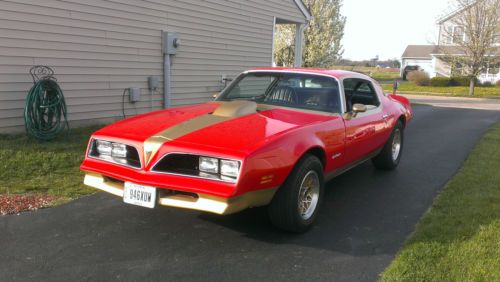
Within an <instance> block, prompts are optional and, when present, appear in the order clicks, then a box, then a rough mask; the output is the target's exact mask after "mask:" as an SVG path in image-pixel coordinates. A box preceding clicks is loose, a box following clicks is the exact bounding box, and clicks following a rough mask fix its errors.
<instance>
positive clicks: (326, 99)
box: [218, 72, 340, 113]
mask: <svg viewBox="0 0 500 282" xmlns="http://www.w3.org/2000/svg"><path fill="white" fill-rule="evenodd" d="M218 100H219V101H232V100H249V101H255V102H257V103H260V104H269V105H277V106H284V107H290V108H300V109H309V110H317V111H324V112H332V113H340V95H339V88H338V83H337V81H336V80H335V79H333V78H331V77H326V76H320V75H314V74H301V73H260V72H259V73H248V74H245V75H243V76H240V77H239V78H238V79H237V81H236V82H235V83H234V84H232V85H231V86H230V87H229V88H228V89H227V90H225V91H224V92H223V93H222V95H221V96H220V97H219V98H218Z"/></svg>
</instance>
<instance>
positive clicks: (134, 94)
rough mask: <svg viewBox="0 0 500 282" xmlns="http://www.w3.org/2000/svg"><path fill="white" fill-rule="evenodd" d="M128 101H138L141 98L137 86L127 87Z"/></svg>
mask: <svg viewBox="0 0 500 282" xmlns="http://www.w3.org/2000/svg"><path fill="white" fill-rule="evenodd" d="M128 94H129V101H130V103H135V102H139V101H140V100H141V89H140V88H138V87H131V88H129V89H128Z"/></svg>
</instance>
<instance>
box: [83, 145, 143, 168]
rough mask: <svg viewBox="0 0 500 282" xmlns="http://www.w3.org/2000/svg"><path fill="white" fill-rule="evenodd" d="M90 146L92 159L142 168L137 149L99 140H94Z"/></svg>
mask: <svg viewBox="0 0 500 282" xmlns="http://www.w3.org/2000/svg"><path fill="white" fill-rule="evenodd" d="M90 144H91V145H90V150H89V152H88V155H89V156H90V157H94V158H97V159H101V160H105V161H108V162H112V163H117V164H122V165H126V166H131V167H134V168H140V167H141V161H140V158H139V154H138V152H137V149H135V148H134V147H132V146H129V145H126V144H122V143H117V142H110V141H106V140H99V139H93V140H92V141H91V143H90Z"/></svg>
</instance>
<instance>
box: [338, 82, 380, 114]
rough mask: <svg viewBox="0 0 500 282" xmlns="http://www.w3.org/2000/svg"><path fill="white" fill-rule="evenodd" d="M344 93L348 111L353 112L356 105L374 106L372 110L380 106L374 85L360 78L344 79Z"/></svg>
mask: <svg viewBox="0 0 500 282" xmlns="http://www.w3.org/2000/svg"><path fill="white" fill-rule="evenodd" d="M344 92H345V93H344V94H345V98H346V99H345V100H346V105H347V111H351V110H352V105H354V104H363V105H366V106H372V107H371V108H374V107H378V106H379V105H380V101H379V99H378V96H377V92H376V91H375V88H374V87H373V85H372V83H371V82H370V81H368V80H364V79H359V78H347V79H344ZM368 109H370V107H368Z"/></svg>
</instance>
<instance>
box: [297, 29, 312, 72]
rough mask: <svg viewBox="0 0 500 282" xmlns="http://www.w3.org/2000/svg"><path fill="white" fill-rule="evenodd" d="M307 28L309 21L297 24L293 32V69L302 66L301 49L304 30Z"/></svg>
mask: <svg viewBox="0 0 500 282" xmlns="http://www.w3.org/2000/svg"><path fill="white" fill-rule="evenodd" d="M308 26H309V21H306V23H305V24H297V28H296V30H295V62H294V65H295V67H301V66H302V47H303V46H304V30H305V29H306V28H307V27H308Z"/></svg>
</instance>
